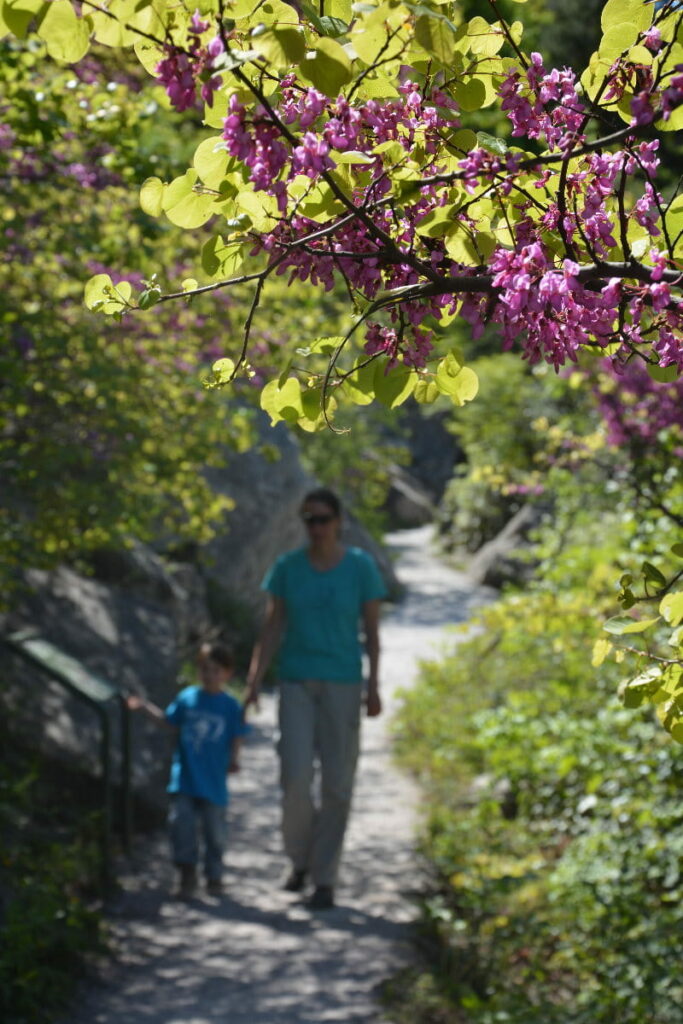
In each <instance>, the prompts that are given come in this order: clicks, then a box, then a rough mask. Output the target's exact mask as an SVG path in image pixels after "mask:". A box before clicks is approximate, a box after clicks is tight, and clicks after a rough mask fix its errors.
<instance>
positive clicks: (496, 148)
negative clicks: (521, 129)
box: [477, 132, 508, 156]
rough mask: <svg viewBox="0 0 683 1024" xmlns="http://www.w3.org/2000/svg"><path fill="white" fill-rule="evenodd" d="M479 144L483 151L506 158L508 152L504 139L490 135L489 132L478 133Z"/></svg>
mask: <svg viewBox="0 0 683 1024" xmlns="http://www.w3.org/2000/svg"><path fill="white" fill-rule="evenodd" d="M477 142H478V144H479V145H480V146H481V148H482V149H486V150H488V152H489V153H495V155H496V156H505V154H506V153H507V151H508V147H507V143H506V142H505V140H504V139H499V138H497V137H496V136H495V135H489V134H488V133H487V132H477Z"/></svg>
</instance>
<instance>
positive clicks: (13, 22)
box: [2, 0, 48, 39]
mask: <svg viewBox="0 0 683 1024" xmlns="http://www.w3.org/2000/svg"><path fill="white" fill-rule="evenodd" d="M47 7H48V5H47V3H45V2H44V0H5V3H4V4H3V5H2V18H3V21H4V22H5V24H6V25H7V28H8V29H9V30H10V32H12V33H13V34H14V35H15V36H16V37H17V39H24V38H25V37H26V33H27V31H28V27H29V25H30V24H31V22H32V21H33V19H34V18H35V19H36V20H37V21H39V20H40V17H41V15H42V14H43V13H44V12H45V11H46V10H47Z"/></svg>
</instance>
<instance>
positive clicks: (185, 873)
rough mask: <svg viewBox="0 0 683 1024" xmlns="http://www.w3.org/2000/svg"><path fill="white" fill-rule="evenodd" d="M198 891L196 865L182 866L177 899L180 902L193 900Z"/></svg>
mask: <svg viewBox="0 0 683 1024" xmlns="http://www.w3.org/2000/svg"><path fill="white" fill-rule="evenodd" d="M196 889H197V870H196V868H195V866H194V864H181V865H180V882H179V884H178V892H177V897H178V899H179V900H191V899H192V897H193V896H194V894H195V892H196Z"/></svg>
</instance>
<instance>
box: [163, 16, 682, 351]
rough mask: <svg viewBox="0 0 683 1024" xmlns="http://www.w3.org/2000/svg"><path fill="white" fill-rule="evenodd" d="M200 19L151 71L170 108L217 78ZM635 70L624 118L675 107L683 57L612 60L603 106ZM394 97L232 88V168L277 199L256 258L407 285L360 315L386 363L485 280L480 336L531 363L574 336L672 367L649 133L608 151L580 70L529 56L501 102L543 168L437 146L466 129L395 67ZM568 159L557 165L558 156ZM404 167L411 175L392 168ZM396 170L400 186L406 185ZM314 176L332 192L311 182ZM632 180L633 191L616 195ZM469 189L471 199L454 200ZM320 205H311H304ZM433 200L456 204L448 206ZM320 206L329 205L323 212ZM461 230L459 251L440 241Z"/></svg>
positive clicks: (652, 37) (370, 292)
mask: <svg viewBox="0 0 683 1024" xmlns="http://www.w3.org/2000/svg"><path fill="white" fill-rule="evenodd" d="M209 28H210V27H209V24H208V22H205V21H203V20H202V19H201V18H200V17H199V15H195V17H194V19H193V20H192V23H191V27H190V30H189V33H190V36H191V37H192V39H191V41H190V44H189V47H188V49H186V50H184V51H183V52H182V53H181V52H179V51H177V50H176V51H169V53H168V56H167V58H166V60H165V61H162V62H161V63H160V65H159V67H158V69H157V71H158V74H159V75H160V77H161V78H162V80H163V81H164V82H165V84H166V86H167V89H168V91H169V95H170V96H171V99H172V102H174V104H175V105H176V106H177V107H178V108H179V109H183V108H184V107H187V106H190V105H192V104H193V103H194V102H195V88H196V86H195V83H196V82H197V81H198V80H201V81H203V82H204V86H205V88H206V91H207V92H208V100H209V101H210V98H211V95H212V91H213V89H214V88H215V85H214V83H215V81H217V80H218V79H217V76H216V75H215V71H216V68H215V66H214V61H215V60H217V58H218V57H219V56H220V54H221V53H222V51H223V47H222V43H221V42H220V40H218V39H214V40H212V42H210V43H209V44H208V45H203V44H202V42H201V39H202V38H203V37H204V36H205V34H206V33H208V32H209ZM643 44H644V45H645V46H646V47H648V48H649V49H650V50H651V51H652V52H653V53H658V52H659V51H660V50H661V48H662V40H661V35H660V34H659V32H658V30H657V29H656V27H654V28H652V29H650V30H649V31H648V32H646V33H644V34H643ZM404 76H405V77H404ZM636 81H637V85H638V91H637V92H636V93H635V94H634V95H633V96H632V100H631V113H632V118H633V121H632V123H633V126H634V128H637V127H639V126H641V125H646V124H649V123H650V121H651V120H652V119H653V118H654V117H655V115H656V114H657V112H661V116H663V117H664V118H668V117H670V116H671V114H672V112H673V111H674V110H675V109H677V107H679V106H680V105H681V103H683V66H680V65H679V66H678V67H677V68H676V69H675V72H674V73H673V74H670V75H669V76H668V77H667V78H666V80H665V81H664V82H658V81H657V79H656V75H655V74H654V73H653V71H652V69H648V68H643V69H640V71H639V75H638V76H636V75H635V71H634V68H633V66H631V65H628V62H627V61H626V60H625V59H624V60H622V59H621V58H620V59H619V60H618V61H617V62H616V63H615V65H614V67H613V69H612V80H611V83H610V85H609V87H608V89H607V90H606V91H605V97H604V99H605V102H608V103H613V102H615V101H617V100H620V99H622V98H623V96H624V94H625V93H626V92H627V91H629V92H632V90H633V88H634V82H636ZM398 93H399V95H398V96H397V97H394V98H391V99H367V98H366V99H362V98H361V97H360V95H359V97H358V99H357V100H356V101H355V102H351V101H350V100H349V99H348V98H347V97H345V96H344V95H339V96H337V97H336V98H329V97H327V96H325V95H324V94H323V93H321V92H320V91H319V90H318V89H316V88H313V87H306V86H303V85H302V84H301V83H300V82H299V81H298V80H297V78H296V77H295V75H293V74H288V75H286V76H285V77H283V78H282V79H281V80H280V82H279V83H278V84H277V86H276V87H275V88H274V89H273V90H271V91H270V92H269V93H268V95H267V99H266V98H264V99H263V100H262V102H261V103H255V104H254V105H252V106H246V105H245V104H244V103H243V102H242V100H241V99H240V98H239V97H238V95H236V94H235V95H232V96H231V97H230V98H229V101H228V109H227V114H226V116H225V119H224V122H223V132H222V137H223V139H224V141H225V146H226V149H227V151H228V153H230V155H231V156H233V157H235V158H236V159H237V160H239V161H240V162H241V163H242V165H243V166H244V169H245V172H246V174H247V176H248V178H249V180H250V182H251V184H252V186H253V188H254V190H255V191H256V192H263V193H265V194H267V195H269V196H272V197H274V198H275V199H276V201H277V208H278V211H279V214H280V217H279V219H278V221H277V225H276V227H275V228H274V229H273V230H271V231H269V232H262V233H256V234H255V235H254V242H253V245H254V251H255V252H263V253H266V254H267V255H268V257H269V259H270V260H271V261H272V262H273V263H274V264H276V272H277V273H278V274H289V275H290V276H291V277H292V278H296V279H300V280H304V281H310V282H312V283H313V284H316V285H321V286H322V287H323V288H325V289H328V290H329V289H332V288H333V287H334V285H335V282H336V281H337V280H338V279H339V278H340V277H342V278H343V279H344V281H345V283H346V285H347V287H348V288H349V289H350V291H351V292H352V293H357V294H358V295H359V296H361V297H362V298H363V299H364V300H366V301H373V300H375V299H376V298H377V296H378V295H379V294H380V293H381V292H383V291H386V290H388V291H392V290H393V291H394V292H395V291H396V290H397V289H406V293H405V296H404V297H403V300H402V301H401V303H400V304H394V305H391V306H389V307H388V310H389V311H388V313H387V316H386V319H387V320H388V323H384V324H380V323H377V322H374V321H373V322H372V323H369V324H367V325H366V351H367V352H368V354H375V353H378V352H382V353H385V354H386V356H387V358H388V360H389V362H390V363H393V362H395V361H397V360H399V359H401V360H403V362H404V363H406V364H407V365H410V366H417V367H420V366H424V365H425V362H426V360H427V359H428V357H429V353H430V347H431V343H432V334H431V329H430V326H429V322H430V320H431V318H436V319H439V318H440V317H441V316H442V315H443V313H444V311H448V312H450V313H453V312H454V311H455V310H456V309H457V307H458V304H459V303H460V301H461V300H460V297H459V294H458V277H459V276H463V275H467V276H469V278H470V279H471V278H472V276H475V277H476V276H480V277H481V278H482V287H481V290H480V291H476V290H475V291H469V292H468V293H467V296H466V297H465V299H464V300H463V301H462V305H461V315H462V316H463V317H465V318H466V319H467V320H468V321H469V322H470V323H471V324H472V327H473V331H474V334H475V336H476V335H478V334H480V333H481V332H482V331H483V329H484V326H485V324H486V323H488V322H494V323H497V324H499V325H500V327H501V330H502V335H503V341H504V345H505V346H506V347H509V346H511V345H512V344H516V343H521V345H522V347H523V349H524V353H525V355H526V357H527V358H528V359H529V360H531V361H536V360H539V359H544V360H547V361H548V362H549V363H551V364H552V365H554V366H555V367H559V366H561V365H562V364H563V363H565V362H566V361H567V360H576V358H577V354H578V351H579V349H580V347H581V346H584V345H590V346H593V347H596V346H597V347H598V348H605V347H607V346H613V345H614V343H615V341H618V342H620V343H621V345H622V351H621V353H620V355H623V354H625V353H629V352H632V351H633V350H634V349H636V348H644V349H646V350H648V351H649V352H651V353H653V354H654V355H655V357H656V358H657V359H658V361H659V362H660V364H661V365H662V366H667V365H670V364H674V363H675V364H676V365H677V366H683V346H682V345H681V342H680V332H681V327H682V326H683V310H682V308H681V304H680V303H679V302H678V301H677V300H676V298H675V296H674V293H673V291H672V287H671V281H670V277H671V270H672V268H673V267H674V262H673V256H672V253H671V252H669V251H665V250H664V249H660V248H654V246H655V245H656V246H660V245H661V240H662V237H663V233H662V225H661V220H662V215H663V210H664V203H663V200H662V196H661V195H660V194H659V192H658V191H657V187H656V184H655V179H656V174H657V169H658V165H659V157H658V153H657V146H658V143H657V141H656V140H655V141H646V142H641V143H638V142H636V139H635V137H630V138H627V139H625V141H624V148H623V149H620V150H618V151H616V152H609V151H608V150H602V149H598V148H597V147H594V146H593V145H592V144H590V143H587V134H586V129H587V126H588V123H589V120H590V117H592V116H593V113H594V112H593V111H592V110H590V109H589V108H588V107H587V106H586V105H585V103H584V102H583V99H582V94H581V92H580V89H579V86H578V83H577V80H576V77H575V75H574V72H573V71H571V70H568V69H564V70H557V69H554V70H550V71H549V70H547V69H546V68H545V66H544V64H543V60H542V58H541V56H540V54H538V53H533V54H531V57H530V61H529V63H528V65H527V66H525V67H517V66H512V67H510V68H509V70H508V71H507V73H506V74H505V76H504V78H503V81H502V83H501V85H500V87H499V90H498V95H499V100H500V102H501V107H502V110H503V111H504V112H505V114H506V116H507V118H508V119H509V121H510V123H511V126H512V127H511V135H512V137H513V138H520V139H522V138H523V139H529V140H540V141H541V142H542V143H544V144H545V146H546V147H547V150H548V154H549V155H550V157H551V159H552V158H553V157H554V158H555V162H554V163H552V162H549V160H548V156H547V155H543V156H541V157H539V158H538V164H537V165H536V166H534V165H533V158H530V157H529V155H528V154H526V155H522V154H521V153H520V152H519V151H518V152H510V151H507V152H506V151H505V148H504V146H493V147H492V148H493V150H494V151H491V150H490V149H489V148H485V147H483V146H478V147H476V148H474V149H472V150H471V151H469V152H462V153H461V154H460V159H459V160H457V163H455V164H454V161H453V155H454V152H455V153H457V150H455V151H454V150H453V149H451V150H450V151H447V149H446V147H445V146H444V141H445V140H446V139H448V138H449V137H451V136H452V135H453V133H454V132H455V131H456V130H457V128H458V127H459V118H458V111H457V108H456V104H455V102H454V100H453V98H452V97H451V96H449V95H448V94H446V93H445V92H444V91H443V90H442V89H441V88H439V87H432V88H431V90H430V88H429V83H427V84H425V85H423V86H419V85H418V84H417V83H416V82H414V81H412V80H410V79H408V78H407V73H406V72H405V71H404V72H403V75H402V78H401V81H400V83H399V85H398ZM205 98H206V93H205ZM634 135H635V132H634ZM416 153H417V154H419V156H418V157H417V160H418V161H419V169H416V163H415V160H416V157H415V154H416ZM342 154H346V158H345V159H342ZM355 154H358V159H357V160H356V159H354V157H355ZM570 154H571V155H573V159H572V160H571V163H569V162H567V163H566V165H565V166H564V168H563V169H562V172H561V173H560V166H561V165H560V160H559V159H557V157H558V156H559V157H564V156H565V155H567V156H568V155H570ZM446 155H448V157H449V159H448V162H447V163H445V162H444V161H445V156H446ZM408 161H412V168H411V170H410V172H409V175H407V176H406V175H402V176H397V175H396V174H395V171H396V169H397V168H399V167H401V165H402V164H407V163H408ZM440 161H442V162H441V163H440ZM341 164H343V165H344V168H343V169H342V168H341V166H340V165H341ZM454 166H455V167H456V168H457V169H456V170H454ZM359 167H360V168H361V171H358V173H356V168H359ZM349 168H350V169H351V170H350V174H351V177H350V178H348V179H347V180H349V181H351V182H353V183H354V184H353V185H350V186H349V187H348V188H346V189H342V190H341V194H342V198H341V199H340V190H339V185H338V181H339V175H336V174H331V172H335V171H336V170H339V171H340V172H341V173H343V174H344V175H346V174H348V173H349V170H348V169H349ZM406 177H410V178H411V180H410V182H409V183H407V184H404V182H405V179H406ZM294 179H298V180H297V181H296V185H295V187H292V182H293V181H294ZM306 179H308V181H309V183H310V184H309V185H308V186H307V185H306ZM627 179H631V182H630V184H629V182H628V181H627ZM321 182H324V183H325V187H323V188H317V186H319V185H320V184H321ZM627 185H628V187H627ZM633 186H635V189H634V187H633ZM634 191H635V199H633V200H629V199H627V200H625V199H624V197H625V196H627V197H628V196H630V195H633V193H634ZM463 193H464V194H465V196H466V197H473V198H472V199H469V198H467V199H464V200H463V201H462V202H460V201H459V199H458V196H462V195H463ZM312 197H313V198H312ZM489 197H494V200H495V201H494V204H493V206H494V212H493V213H492V214H486V215H484V216H482V215H481V214H479V213H477V212H476V208H477V207H478V206H481V205H482V204H481V203H479V202H478V200H484V199H486V200H488V198H489ZM314 199H315V202H320V203H321V204H322V210H318V211H314V210H312V207H313V206H315V202H314V201H313V200H314ZM325 203H329V206H327V207H326V206H325ZM496 203H497V206H496ZM458 204H459V205H458ZM440 208H447V209H448V210H449V211H452V212H449V213H447V214H446V216H445V217H444V216H443V215H440V213H439V211H440ZM326 209H330V210H331V209H334V210H335V211H336V212H335V213H334V214H332V213H330V214H329V217H325V210H326ZM320 212H322V214H323V217H322V219H320V218H319V214H320ZM306 213H308V214H309V216H307V215H306ZM478 218H479V219H478ZM496 219H497V223H494V221H495V220H496ZM321 224H322V225H324V230H321ZM454 235H457V236H459V238H460V239H462V245H460V244H458V238H456V239H455V241H454V242H452V241H451V239H453V236H454ZM480 239H482V240H483V241H481V242H480ZM630 240H634V241H636V240H637V242H638V246H639V250H638V251H639V257H638V258H639V259H642V260H643V261H644V262H643V263H642V264H641V265H640V266H639V268H638V273H635V274H634V275H633V276H632V277H629V276H628V275H627V274H626V273H625V272H626V270H628V266H627V264H628V261H629V258H631V256H632V254H631V252H630V251H629V246H630V245H631V244H633V242H632V241H630ZM667 244H668V241H667ZM468 246H469V248H468ZM634 248H635V246H634ZM463 251H464V252H468V253H469V254H470V258H469V259H466V260H465V259H464V257H462V256H461V253H462V252H463ZM454 252H455V253H457V254H458V257H459V258H460V259H462V260H463V262H458V260H456V259H455V258H453V257H452V255H451V254H452V253H454ZM643 252H644V253H645V255H644V256H643V255H642V254H643ZM609 261H616V263H617V264H620V265H622V267H623V268H624V277H623V278H621V277H619V276H614V277H613V278H612V279H611V280H606V279H605V273H604V265H605V263H607V262H609ZM633 264H634V265H635V259H633ZM425 285H428V287H424V286H425Z"/></svg>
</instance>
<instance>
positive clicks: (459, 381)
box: [435, 353, 479, 405]
mask: <svg viewBox="0 0 683 1024" xmlns="http://www.w3.org/2000/svg"><path fill="white" fill-rule="evenodd" d="M435 380H436V386H437V387H438V389H439V391H440V392H441V393H442V394H444V395H448V396H449V397H450V398H451V400H452V401H453V402H454V403H455V405H465V403H466V402H471V401H472V399H473V398H474V397H475V396H476V394H477V392H478V390H479V378H478V377H477V375H476V373H475V372H474V370H472V369H470V367H468V366H463V365H462V364H461V363H460V361H459V360H458V358H457V357H456V356H454V355H453V354H452V353H450V354H449V355H447V356H446V358H445V359H442V360H441V362H440V363H439V365H438V366H437V368H436V378H435Z"/></svg>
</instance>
